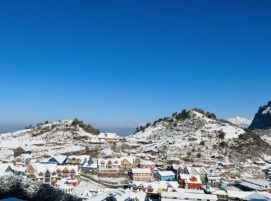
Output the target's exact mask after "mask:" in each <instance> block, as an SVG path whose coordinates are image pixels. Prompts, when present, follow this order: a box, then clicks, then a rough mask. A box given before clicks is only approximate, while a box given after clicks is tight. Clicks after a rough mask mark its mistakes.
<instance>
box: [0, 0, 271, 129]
mask: <svg viewBox="0 0 271 201" xmlns="http://www.w3.org/2000/svg"><path fill="white" fill-rule="evenodd" d="M270 9H271V2H270V1H268V0H265V1H263V0H259V1H250V0H239V1H238V0H227V1H226V0H225V1H216V0H213V1H208V0H207V1H200V0H198V1H196V0H192V1H188V0H182V1H179V0H176V1H173V0H172V1H157V0H153V1H151V0H148V1H132V0H131V1H126V0H123V1H117V0H116V1H69V0H65V1H60V0H59V1H50V0H49V1H39V0H38V1H37V0H35V1H31V0H28V1H19V0H18V1H3V2H1V3H0V26H1V31H0V67H1V68H0V70H1V71H0V92H1V97H0V111H1V112H0V131H1V130H2V131H6V130H10V129H15V128H16V129H17V128H20V127H22V126H24V125H26V124H30V123H32V124H35V123H37V122H39V121H45V120H49V121H53V120H58V119H71V118H74V117H77V118H80V119H83V120H84V121H86V122H91V123H92V124H94V125H96V126H98V127H101V128H104V129H109V130H114V129H115V130H116V128H117V129H120V130H121V129H124V130H125V129H127V128H128V129H129V128H134V127H135V126H136V125H138V124H141V123H144V122H150V121H153V120H155V119H157V118H159V117H163V116H167V115H170V114H171V113H173V112H175V111H180V110H181V109H183V108H194V107H200V108H203V109H205V110H207V111H211V112H214V113H216V114H217V116H219V117H221V118H228V117H232V116H237V115H239V116H244V117H252V116H253V115H254V113H255V112H256V110H257V108H258V106H260V105H263V104H265V103H266V102H267V101H268V100H270V99H271V97H270V91H271V79H270V75H271V57H270V55H271V37H270V36H271V23H270V22H271V14H270ZM124 130H122V131H121V132H124Z"/></svg>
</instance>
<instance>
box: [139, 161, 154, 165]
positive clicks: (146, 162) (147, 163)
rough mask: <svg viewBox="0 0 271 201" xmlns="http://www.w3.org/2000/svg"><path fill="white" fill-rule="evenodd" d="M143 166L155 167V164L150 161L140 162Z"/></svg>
mask: <svg viewBox="0 0 271 201" xmlns="http://www.w3.org/2000/svg"><path fill="white" fill-rule="evenodd" d="M139 163H140V164H141V165H155V163H154V162H152V161H148V160H140V162H139Z"/></svg>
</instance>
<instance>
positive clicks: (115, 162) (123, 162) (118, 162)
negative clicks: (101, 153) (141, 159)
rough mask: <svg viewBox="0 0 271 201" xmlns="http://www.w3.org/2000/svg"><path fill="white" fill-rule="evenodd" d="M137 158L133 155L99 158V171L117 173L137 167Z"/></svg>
mask: <svg viewBox="0 0 271 201" xmlns="http://www.w3.org/2000/svg"><path fill="white" fill-rule="evenodd" d="M136 162H137V160H136V158H135V157H133V156H128V157H121V158H108V159H98V162H97V164H98V171H99V173H101V174H112V173H113V174H117V173H119V172H121V171H128V170H131V169H132V168H134V167H136V165H137V164H136Z"/></svg>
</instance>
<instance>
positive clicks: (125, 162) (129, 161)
mask: <svg viewBox="0 0 271 201" xmlns="http://www.w3.org/2000/svg"><path fill="white" fill-rule="evenodd" d="M136 165H137V159H136V158H135V157H133V156H127V157H122V158H121V161H120V168H121V169H122V170H124V171H127V170H131V169H132V168H135V167H136Z"/></svg>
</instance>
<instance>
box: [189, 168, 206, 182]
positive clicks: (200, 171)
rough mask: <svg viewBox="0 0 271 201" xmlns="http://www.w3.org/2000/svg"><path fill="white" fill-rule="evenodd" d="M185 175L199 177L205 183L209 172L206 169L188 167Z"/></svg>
mask: <svg viewBox="0 0 271 201" xmlns="http://www.w3.org/2000/svg"><path fill="white" fill-rule="evenodd" d="M184 173H185V174H193V175H199V176H200V179H201V181H203V182H205V181H206V177H207V170H206V169H205V168H204V167H190V166H186V167H185V168H184Z"/></svg>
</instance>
